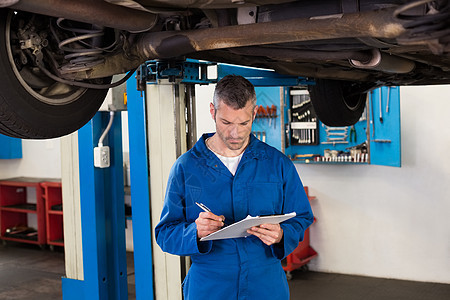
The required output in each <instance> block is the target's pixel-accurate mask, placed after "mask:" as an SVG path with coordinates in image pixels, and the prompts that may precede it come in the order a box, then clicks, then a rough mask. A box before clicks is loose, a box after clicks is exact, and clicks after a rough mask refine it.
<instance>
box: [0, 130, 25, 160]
mask: <svg viewBox="0 0 450 300" xmlns="http://www.w3.org/2000/svg"><path fill="white" fill-rule="evenodd" d="M15 158H22V140H21V139H17V138H12V137H9V136H6V135H3V134H0V159H15Z"/></svg>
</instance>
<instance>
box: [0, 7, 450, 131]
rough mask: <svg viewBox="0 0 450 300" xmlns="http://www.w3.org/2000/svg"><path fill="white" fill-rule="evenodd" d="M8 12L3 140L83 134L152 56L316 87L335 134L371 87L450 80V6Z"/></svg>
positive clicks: (2, 60)
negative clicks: (298, 79) (115, 78)
mask: <svg viewBox="0 0 450 300" xmlns="http://www.w3.org/2000/svg"><path fill="white" fill-rule="evenodd" d="M0 7H2V8H1V9H0V14H1V16H0V20H1V21H0V30H1V31H2V33H1V38H0V44H1V47H2V48H1V49H0V51H1V53H0V66H1V67H2V69H6V70H7V71H6V72H4V74H3V75H1V76H2V78H0V82H1V84H2V91H1V92H0V133H3V134H7V135H10V136H15V137H22V138H50V137H56V136H61V135H65V134H68V133H70V132H73V131H75V130H77V129H78V128H79V127H81V126H82V125H83V124H84V123H86V122H87V121H88V120H89V119H90V118H91V117H92V115H93V114H94V113H95V112H96V111H97V109H98V107H99V106H100V104H101V102H102V100H103V97H104V96H105V90H106V89H108V88H109V87H112V86H114V85H117V84H120V83H121V82H123V81H124V80H126V78H127V77H125V78H124V79H123V80H122V81H121V82H117V83H115V84H114V83H113V84H111V83H110V78H111V76H112V75H115V74H122V73H125V72H130V74H131V73H132V72H133V71H134V70H135V69H136V68H137V67H138V66H139V65H140V64H142V63H144V62H145V61H147V60H151V59H164V60H182V59H185V58H194V59H202V60H208V61H212V62H223V63H232V64H238V65H244V66H252V67H261V68H266V69H273V70H275V71H276V72H278V73H281V74H289V75H295V76H303V77H307V78H310V79H313V80H314V81H315V85H312V86H310V93H311V101H312V103H313V105H314V108H315V109H316V112H317V114H318V116H319V118H320V119H321V120H322V122H324V123H326V124H327V125H330V126H346V125H351V124H353V123H355V122H356V121H357V120H358V119H359V117H360V115H361V113H362V111H363V109H364V105H365V101H366V93H367V92H368V91H370V90H371V89H374V88H377V87H380V86H383V85H388V86H393V85H430V84H432V85H434V84H448V83H450V3H449V1H447V0H441V1H439V0H438V1H429V0H428V1H427V0H415V1H407V0H324V1H314V0H300V1H283V0H281V1H264V0H262V1H258V0H257V1H251V2H247V1H242V0H219V1H206V0H200V1H181V0H175V1H173V0H172V1H163V0H162V1H153V0H142V1H126V0H125V1H123V0H122V1H121V0H108V1H99V0H98V1H92V0H90V1H88V0H74V1H62V0H56V1H55V0H53V1H52V0H34V1H33V0H5V1H1V0H0ZM6 87H15V89H17V91H13V89H6ZM8 90H9V91H8ZM18 98H25V100H17V99H18Z"/></svg>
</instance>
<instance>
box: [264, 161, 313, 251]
mask: <svg viewBox="0 0 450 300" xmlns="http://www.w3.org/2000/svg"><path fill="white" fill-rule="evenodd" d="M285 163H286V166H287V168H286V169H287V171H286V174H285V176H284V182H283V194H284V195H283V197H284V199H283V200H284V207H283V212H284V213H290V212H293V211H295V212H296V214H297V215H296V216H295V217H294V218H292V219H289V220H287V221H285V222H283V223H281V228H282V229H283V238H282V240H281V242H280V243H278V244H275V245H272V246H271V248H272V254H273V255H274V256H275V257H277V258H278V259H283V258H285V257H286V256H288V255H289V254H290V253H291V252H292V251H294V249H295V248H297V246H298V243H299V242H300V241H302V240H303V236H304V233H305V230H306V229H307V228H308V227H309V225H311V224H312V222H313V220H314V216H313V213H312V211H311V206H310V204H309V200H308V197H307V196H306V193H305V190H304V188H303V184H302V182H301V180H300V178H299V176H298V173H297V170H296V169H295V166H294V165H293V163H292V162H291V161H289V162H285Z"/></svg>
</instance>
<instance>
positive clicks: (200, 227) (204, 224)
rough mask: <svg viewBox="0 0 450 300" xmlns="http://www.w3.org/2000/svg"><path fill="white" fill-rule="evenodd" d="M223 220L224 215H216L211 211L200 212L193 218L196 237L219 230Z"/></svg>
mask: <svg viewBox="0 0 450 300" xmlns="http://www.w3.org/2000/svg"><path fill="white" fill-rule="evenodd" d="M224 221H225V217H224V216H217V215H215V214H213V213H211V212H201V213H200V214H199V216H198V218H197V219H196V220H195V224H196V225H197V235H198V237H199V238H202V237H205V236H207V235H208V234H210V233H213V232H215V231H217V230H219V229H220V228H222V227H223V226H224Z"/></svg>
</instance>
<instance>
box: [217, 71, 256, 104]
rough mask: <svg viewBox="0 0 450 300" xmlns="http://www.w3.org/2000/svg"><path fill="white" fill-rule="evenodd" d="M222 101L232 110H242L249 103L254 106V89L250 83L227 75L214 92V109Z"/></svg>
mask: <svg viewBox="0 0 450 300" xmlns="http://www.w3.org/2000/svg"><path fill="white" fill-rule="evenodd" d="M220 101H222V102H223V103H225V104H226V105H228V106H230V107H232V108H233V109H241V108H244V107H245V106H246V105H247V103H248V102H249V101H251V102H252V104H253V107H255V106H256V93H255V87H254V86H253V84H251V82H250V81H248V80H247V79H245V78H244V77H242V76H239V75H227V76H225V77H224V78H222V79H221V80H220V81H219V82H218V83H217V85H216V89H215V90H214V98H213V104H214V109H216V110H217V109H218V107H219V102H220Z"/></svg>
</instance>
